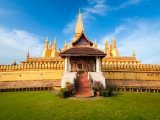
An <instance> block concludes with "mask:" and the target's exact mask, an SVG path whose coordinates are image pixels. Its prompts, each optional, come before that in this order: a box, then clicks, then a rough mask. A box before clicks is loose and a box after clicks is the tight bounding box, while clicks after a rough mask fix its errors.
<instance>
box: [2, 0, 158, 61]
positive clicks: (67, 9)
mask: <svg viewBox="0 0 160 120" xmlns="http://www.w3.org/2000/svg"><path fill="white" fill-rule="evenodd" d="M159 5H160V1H159V0H0V64H11V63H13V62H14V60H15V59H16V61H17V62H18V63H20V61H25V58H26V55H27V51H28V49H29V50H30V57H41V56H42V52H43V49H44V46H45V39H46V37H47V36H48V39H49V41H51V42H52V44H53V42H54V39H55V37H56V41H57V50H59V49H61V48H63V47H64V43H65V40H66V41H67V43H68V44H69V42H70V41H71V40H73V37H74V34H75V27H76V22H77V19H78V13H79V7H80V8H81V13H82V22H83V27H84V31H85V33H86V35H87V37H88V38H89V39H90V40H91V41H95V39H96V41H97V43H98V48H99V49H101V50H104V41H105V38H106V39H107V41H108V42H110V41H111V42H112V40H113V36H114V37H115V39H116V41H117V48H118V50H119V54H120V56H132V48H133V49H134V51H135V54H136V58H137V60H138V61H139V60H141V61H142V64H160V7H159Z"/></svg>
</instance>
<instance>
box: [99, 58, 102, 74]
mask: <svg viewBox="0 0 160 120" xmlns="http://www.w3.org/2000/svg"><path fill="white" fill-rule="evenodd" d="M99 63H100V64H99V67H100V69H99V71H100V72H101V65H102V59H101V57H99Z"/></svg>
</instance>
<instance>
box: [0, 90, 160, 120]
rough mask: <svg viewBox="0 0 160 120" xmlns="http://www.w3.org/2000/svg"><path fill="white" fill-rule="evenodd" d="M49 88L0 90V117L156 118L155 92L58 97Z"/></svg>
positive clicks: (158, 97)
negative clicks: (92, 96)
mask: <svg viewBox="0 0 160 120" xmlns="http://www.w3.org/2000/svg"><path fill="white" fill-rule="evenodd" d="M50 92H51V91H39V92H35V91H33V92H8V93H0V120H7V119H8V120H12V119H14V120H23V119H25V120H41V119H48V120H53V119H63V120H66V119H80V120H82V119H89V120H97V119H113V120H115V119H122V120H124V119H127V120H137V119H148V120H151V119H153V120H156V119H157V120H160V94H159V93H132V92H118V93H120V94H119V95H114V96H112V97H108V98H101V99H98V100H89V101H79V100H71V99H68V98H67V99H62V98H59V97H56V95H53V94H50Z"/></svg>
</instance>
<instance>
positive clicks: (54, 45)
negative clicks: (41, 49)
mask: <svg viewBox="0 0 160 120" xmlns="http://www.w3.org/2000/svg"><path fill="white" fill-rule="evenodd" d="M56 45H57V43H56V37H55V40H54V50H56Z"/></svg>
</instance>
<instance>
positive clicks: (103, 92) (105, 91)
mask: <svg viewBox="0 0 160 120" xmlns="http://www.w3.org/2000/svg"><path fill="white" fill-rule="evenodd" d="M111 92H112V90H111V89H109V88H108V89H103V90H101V95H102V96H103V97H108V96H110V95H111Z"/></svg>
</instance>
